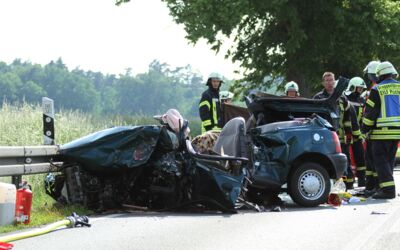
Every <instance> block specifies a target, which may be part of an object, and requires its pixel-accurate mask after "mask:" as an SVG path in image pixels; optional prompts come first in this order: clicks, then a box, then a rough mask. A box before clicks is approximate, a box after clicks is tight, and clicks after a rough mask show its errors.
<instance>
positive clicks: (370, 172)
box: [363, 61, 380, 196]
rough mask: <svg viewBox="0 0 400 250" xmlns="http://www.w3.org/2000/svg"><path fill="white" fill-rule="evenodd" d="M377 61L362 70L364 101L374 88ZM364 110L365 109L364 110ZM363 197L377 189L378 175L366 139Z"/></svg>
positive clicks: (369, 144) (369, 145)
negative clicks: (364, 82) (365, 86)
mask: <svg viewBox="0 0 400 250" xmlns="http://www.w3.org/2000/svg"><path fill="white" fill-rule="evenodd" d="M379 63H380V62H379V61H371V62H369V63H368V64H367V66H366V67H365V68H364V79H365V80H366V85H367V91H365V92H364V93H363V94H365V101H367V100H368V96H369V93H370V91H371V88H372V87H374V86H375V85H376V83H377V81H378V79H377V77H376V66H378V64H379ZM364 109H365V108H364ZM364 159H365V165H366V171H365V193H364V194H365V196H371V195H372V194H374V193H375V191H376V190H377V189H378V188H379V182H378V173H377V172H376V171H375V166H374V163H373V161H372V148H371V143H369V140H368V138H366V140H365V155H364Z"/></svg>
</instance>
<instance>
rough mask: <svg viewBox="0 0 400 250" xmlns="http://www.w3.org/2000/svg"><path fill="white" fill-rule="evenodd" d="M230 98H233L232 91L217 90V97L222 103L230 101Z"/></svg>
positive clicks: (229, 102)
mask: <svg viewBox="0 0 400 250" xmlns="http://www.w3.org/2000/svg"><path fill="white" fill-rule="evenodd" d="M232 98H233V93H232V92H229V91H221V92H219V99H220V100H221V104H222V103H228V104H231V103H232Z"/></svg>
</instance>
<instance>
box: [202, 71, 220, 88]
mask: <svg viewBox="0 0 400 250" xmlns="http://www.w3.org/2000/svg"><path fill="white" fill-rule="evenodd" d="M211 80H218V81H220V82H221V84H222V83H223V82H224V81H223V80H222V76H221V75H220V74H219V73H217V72H213V73H211V74H210V75H209V76H208V79H207V83H206V85H210V84H211ZM210 86H211V85H210ZM220 86H221V85H220Z"/></svg>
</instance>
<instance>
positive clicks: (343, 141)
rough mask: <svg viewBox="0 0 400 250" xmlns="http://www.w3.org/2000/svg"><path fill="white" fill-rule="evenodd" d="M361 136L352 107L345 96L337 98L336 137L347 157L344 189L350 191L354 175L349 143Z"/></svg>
mask: <svg viewBox="0 0 400 250" xmlns="http://www.w3.org/2000/svg"><path fill="white" fill-rule="evenodd" d="M360 135H361V131H360V127H359V124H358V122H357V115H356V112H355V110H354V107H353V106H352V105H351V104H350V102H349V101H348V100H347V98H346V97H345V96H343V95H342V96H341V97H340V98H339V130H338V136H339V140H340V146H341V148H342V153H344V154H345V155H346V156H347V169H346V172H345V176H346V179H345V184H346V189H352V188H353V184H354V174H353V171H352V169H351V162H350V143H351V141H352V138H353V136H356V137H357V138H358V136H360Z"/></svg>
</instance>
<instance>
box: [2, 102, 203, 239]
mask: <svg viewBox="0 0 400 250" xmlns="http://www.w3.org/2000/svg"><path fill="white" fill-rule="evenodd" d="M145 124H157V122H156V121H155V120H154V119H153V118H151V117H144V116H136V117H121V116H114V117H94V116H92V115H88V114H84V113H81V112H78V111H61V112H58V113H56V115H55V138H56V144H64V143H66V142H69V141H71V140H74V139H77V138H79V137H82V136H84V135H87V134H89V133H92V132H95V131H98V130H101V129H105V128H109V127H113V126H119V125H145ZM190 124H191V126H190V127H191V131H192V132H191V134H192V135H196V134H198V133H199V132H200V125H199V121H198V120H197V119H194V120H191V121H190ZM0 131H1V133H0V145H1V146H22V145H42V144H43V124H42V109H41V107H40V106H38V105H29V104H22V105H18V106H17V105H9V104H7V103H3V106H2V107H1V108H0ZM44 177H45V174H40V175H26V176H23V177H22V179H23V180H27V181H28V183H29V184H30V185H31V186H32V192H33V205H32V213H31V224H30V225H28V226H22V225H18V226H14V225H10V226H3V227H0V233H4V232H9V231H14V230H17V229H21V228H25V227H32V226H38V225H43V224H47V223H51V222H54V221H57V220H59V219H63V218H65V217H66V216H68V215H70V214H71V212H72V211H76V212H77V213H78V214H90V213H91V212H90V211H88V210H86V209H85V208H83V207H79V206H58V205H57V204H55V203H54V200H53V199H52V198H51V197H50V196H48V195H47V194H46V193H45V190H44V184H43V183H44V182H43V181H44ZM0 181H2V182H10V181H11V177H0Z"/></svg>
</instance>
